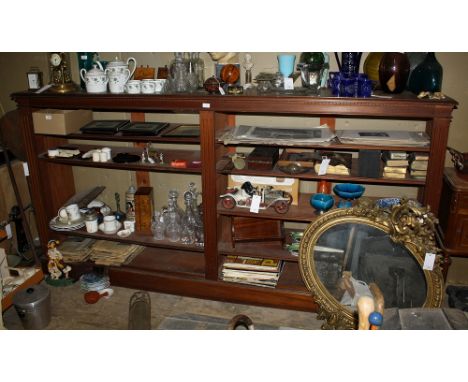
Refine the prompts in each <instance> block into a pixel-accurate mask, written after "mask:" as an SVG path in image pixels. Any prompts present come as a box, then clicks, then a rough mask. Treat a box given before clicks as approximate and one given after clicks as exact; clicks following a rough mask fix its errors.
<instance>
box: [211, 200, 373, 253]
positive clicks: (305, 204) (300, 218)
mask: <svg viewBox="0 0 468 382" xmlns="http://www.w3.org/2000/svg"><path fill="white" fill-rule="evenodd" d="M312 195H314V194H306V193H300V194H299V202H298V204H297V205H291V206H289V211H288V212H287V213H285V214H279V213H277V212H276V211H275V209H274V208H273V207H270V208H267V209H266V210H260V212H259V213H258V214H256V213H251V212H250V210H249V209H248V208H241V207H234V208H232V209H228V208H224V207H223V205H222V203H221V200H219V201H218V213H219V214H221V215H226V216H244V217H251V218H255V217H256V218H264V219H275V220H284V221H296V222H305V223H310V222H311V221H313V220H315V219H317V217H318V216H319V215H317V214H316V211H315V209H314V208H313V207H312V206H311V205H310V198H311V197H312ZM333 197H334V199H335V204H334V206H333V207H332V209H334V208H337V204H338V202H339V201H340V198H338V197H337V196H333ZM363 197H365V194H364V196H363ZM367 198H368V199H371V200H377V199H379V198H376V197H367ZM353 203H355V202H353ZM236 245H237V244H236Z"/></svg>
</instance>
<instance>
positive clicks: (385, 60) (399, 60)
mask: <svg viewBox="0 0 468 382" xmlns="http://www.w3.org/2000/svg"><path fill="white" fill-rule="evenodd" d="M409 71H410V63H409V60H408V57H407V56H406V54H405V53H398V52H390V53H385V54H384V55H383V57H382V59H381V60H380V65H379V81H380V86H381V87H382V90H383V91H384V92H386V93H393V94H397V93H401V92H402V91H403V90H405V87H406V81H408V75H409Z"/></svg>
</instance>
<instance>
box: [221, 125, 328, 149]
mask: <svg viewBox="0 0 468 382" xmlns="http://www.w3.org/2000/svg"><path fill="white" fill-rule="evenodd" d="M334 138H335V134H333V132H332V130H331V129H330V128H329V127H328V125H327V124H324V125H321V126H318V127H270V126H268V127H262V126H247V125H240V126H236V127H235V128H234V129H233V130H229V131H228V132H226V133H225V134H224V135H223V137H222V138H221V139H222V140H223V142H224V144H234V143H259V142H261V143H262V144H265V145H267V144H272V145H282V146H294V145H298V144H302V145H307V144H321V143H329V142H330V141H332V140H333V139H334Z"/></svg>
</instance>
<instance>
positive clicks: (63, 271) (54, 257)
mask: <svg viewBox="0 0 468 382" xmlns="http://www.w3.org/2000/svg"><path fill="white" fill-rule="evenodd" d="M59 243H60V242H59V241H58V240H50V241H49V243H48V244H47V248H48V250H47V257H48V258H49V261H48V262H47V269H48V271H49V274H50V278H51V279H52V280H58V279H60V278H61V277H62V276H65V278H66V279H68V273H69V272H70V271H71V267H70V266H69V265H65V263H64V262H63V256H62V254H61V253H60V251H59V250H58V249H57V245H59Z"/></svg>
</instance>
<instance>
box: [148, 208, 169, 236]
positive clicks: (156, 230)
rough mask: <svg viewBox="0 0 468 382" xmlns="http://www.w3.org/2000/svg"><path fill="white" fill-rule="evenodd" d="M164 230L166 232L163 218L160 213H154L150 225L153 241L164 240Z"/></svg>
mask: <svg viewBox="0 0 468 382" xmlns="http://www.w3.org/2000/svg"><path fill="white" fill-rule="evenodd" d="M165 230H166V225H165V224H164V219H163V216H162V214H161V212H159V211H156V212H155V213H154V215H153V222H152V223H151V232H153V239H155V240H164V238H165V235H164V232H165Z"/></svg>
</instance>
